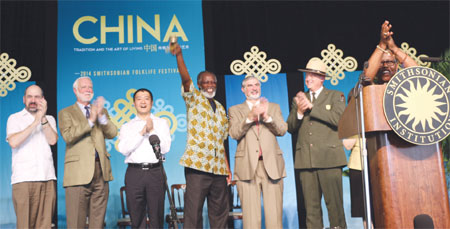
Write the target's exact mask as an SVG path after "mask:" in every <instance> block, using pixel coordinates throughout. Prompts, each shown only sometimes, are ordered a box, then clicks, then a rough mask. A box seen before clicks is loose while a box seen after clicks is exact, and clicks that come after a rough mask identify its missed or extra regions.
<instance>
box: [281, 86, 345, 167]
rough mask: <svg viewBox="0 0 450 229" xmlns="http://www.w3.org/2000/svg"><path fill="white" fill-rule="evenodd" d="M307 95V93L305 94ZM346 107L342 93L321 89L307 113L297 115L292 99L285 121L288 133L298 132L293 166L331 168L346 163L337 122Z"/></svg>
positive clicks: (295, 105)
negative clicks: (302, 115) (301, 117)
mask: <svg viewBox="0 0 450 229" xmlns="http://www.w3.org/2000/svg"><path fill="white" fill-rule="evenodd" d="M306 96H307V97H308V98H309V93H307V95H306ZM344 109H345V97H344V95H343V94H342V92H339V91H334V90H328V89H326V88H323V91H322V92H321V93H320V94H319V97H318V98H317V99H316V100H315V101H314V104H313V108H312V109H311V111H310V112H306V113H305V114H304V117H303V119H301V120H299V119H298V117H297V104H296V103H295V100H293V101H292V106H291V112H290V113H289V117H288V120H287V123H288V132H289V133H291V134H298V138H297V144H296V147H295V168H296V169H310V168H333V167H343V166H345V165H346V164H347V158H346V156H345V152H344V148H343V145H342V141H341V140H340V139H339V138H338V132H337V125H338V122H339V119H340V117H341V115H342V113H343V112H344Z"/></svg>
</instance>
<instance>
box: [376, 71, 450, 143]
mask: <svg viewBox="0 0 450 229" xmlns="http://www.w3.org/2000/svg"><path fill="white" fill-rule="evenodd" d="M449 98H450V82H449V81H448V80H447V79H446V78H445V77H444V76H443V75H442V74H440V73H439V72H437V71H435V70H433V69H430V68H425V67H411V68H407V69H403V70H401V71H400V72H398V73H397V74H396V75H395V76H394V77H393V78H392V79H391V81H389V83H388V85H387V86H386V91H385V94H384V100H383V102H384V111H385V115H386V119H387V121H388V123H389V125H390V126H391V127H392V129H393V130H394V132H396V133H397V134H398V135H399V136H400V137H401V138H403V139H405V140H406V141H408V142H411V143H414V144H419V145H429V144H433V143H436V142H439V141H441V140H442V139H444V138H445V137H446V136H448V135H449V134H450V118H449Z"/></svg>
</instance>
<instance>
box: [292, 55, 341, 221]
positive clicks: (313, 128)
mask: <svg viewBox="0 0 450 229" xmlns="http://www.w3.org/2000/svg"><path fill="white" fill-rule="evenodd" d="M326 68H327V66H326V65H325V64H324V63H323V62H322V60H320V59H318V58H312V59H311V60H310V61H309V62H308V64H307V65H306V69H299V71H302V72H305V73H306V78H305V84H306V87H308V89H309V91H308V92H301V91H300V92H298V93H297V95H296V96H295V97H294V99H293V101H292V107H291V112H290V114H289V117H288V120H287V123H288V132H289V133H291V134H295V133H296V134H298V139H297V146H296V151H295V168H296V169H297V170H298V171H299V178H300V182H301V184H302V190H303V195H304V200H305V208H306V226H307V227H308V228H323V222H322V212H321V211H322V208H321V198H322V194H323V197H324V199H325V203H326V205H327V209H328V218H329V221H330V228H345V227H346V223H345V216H344V207H343V196H342V167H344V166H345V165H346V164H347V160H346V157H345V152H344V149H343V145H342V141H341V140H340V139H339V138H338V132H337V125H338V121H339V119H340V117H341V114H342V113H343V112H344V109H345V97H344V95H343V94H342V92H339V91H334V90H328V89H326V88H325V87H323V83H324V81H325V76H326Z"/></svg>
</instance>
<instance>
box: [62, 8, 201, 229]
mask: <svg viewBox="0 0 450 229" xmlns="http://www.w3.org/2000/svg"><path fill="white" fill-rule="evenodd" d="M171 35H174V36H177V37H178V43H179V44H180V45H181V48H182V49H183V54H184V58H185V60H186V65H187V66H188V68H189V72H190V74H191V76H192V77H193V80H194V82H196V75H197V73H198V72H200V71H202V70H204V43H203V21H202V8H201V1H109V2H108V1H98V2H86V1H78V2H77V1H60V2H59V3H58V70H57V74H58V75H57V79H58V82H57V88H58V91H57V96H58V100H57V109H58V111H60V110H62V109H63V108H65V107H68V106H71V105H73V104H74V103H75V102H76V97H75V95H74V92H73V89H72V85H73V82H74V81H75V79H77V78H78V77H80V76H89V77H90V78H91V79H92V81H93V85H94V93H95V96H94V98H96V97H98V96H103V97H105V99H106V104H105V107H106V108H107V110H108V113H109V114H110V116H111V120H112V121H113V123H114V124H115V125H116V126H117V127H118V128H119V129H120V127H121V125H122V124H123V123H125V122H127V121H129V120H130V119H132V118H134V116H135V114H134V113H135V110H134V107H133V101H132V95H133V93H134V91H135V90H137V89H139V88H147V89H149V90H150V91H152V93H153V108H152V113H153V114H155V115H157V116H160V117H162V118H165V119H166V120H167V121H168V123H169V125H170V130H171V134H172V145H171V150H170V151H169V153H168V154H167V155H166V162H165V168H166V172H167V177H168V183H169V187H170V185H171V184H174V183H185V181H184V169H183V167H182V166H180V165H179V164H178V162H179V160H180V157H181V155H182V154H183V152H184V148H185V143H186V125H187V122H186V109H185V105H184V101H183V99H182V97H181V80H180V76H179V74H178V70H177V65H176V59H175V57H174V56H172V55H171V54H170V53H169V52H168V51H166V49H167V48H168V44H169V37H170V36H171ZM106 145H107V150H108V151H109V152H110V154H111V158H110V159H111V166H112V173H113V176H114V180H113V181H112V182H110V183H109V188H110V194H109V200H108V207H107V212H106V219H105V221H106V227H113V226H115V225H116V221H117V219H118V218H119V217H121V204H120V196H119V195H120V193H119V190H120V187H121V186H124V176H125V171H126V167H127V165H126V164H125V163H124V159H125V157H124V156H123V155H122V154H120V153H119V152H117V148H116V147H115V146H116V145H117V137H116V138H114V139H112V140H107V141H106ZM65 146H66V144H65V142H64V140H63V138H62V137H61V136H60V138H59V141H58V185H57V187H58V206H57V207H58V223H59V225H58V226H59V227H65V222H66V218H65V217H66V214H65V213H66V206H65V190H64V188H63V187H62V182H63V174H64V156H65ZM165 212H166V213H168V212H169V203H168V201H167V200H166V204H165Z"/></svg>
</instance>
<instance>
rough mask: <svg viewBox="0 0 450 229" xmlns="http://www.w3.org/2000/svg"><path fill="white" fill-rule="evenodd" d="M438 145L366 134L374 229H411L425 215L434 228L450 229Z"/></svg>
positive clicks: (381, 133) (389, 132)
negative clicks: (415, 221)
mask: <svg viewBox="0 0 450 229" xmlns="http://www.w3.org/2000/svg"><path fill="white" fill-rule="evenodd" d="M438 146H439V145H438V144H433V145H428V146H419V145H413V144H411V143H408V142H406V141H404V140H403V139H401V138H400V137H398V136H397V135H396V134H395V133H394V132H392V131H388V132H373V133H368V134H367V149H368V152H369V167H370V184H371V190H372V204H373V209H374V225H375V227H376V228H414V217H416V216H417V215H421V214H426V215H428V216H430V217H431V219H432V220H433V224H434V227H435V228H450V211H449V202H448V201H449V200H448V194H447V188H446V187H447V186H446V179H445V172H444V167H443V162H442V154H441V152H440V149H439V148H438Z"/></svg>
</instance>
